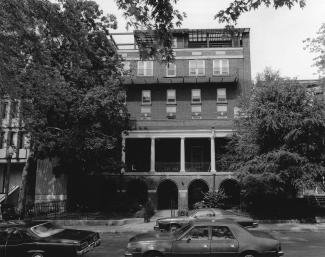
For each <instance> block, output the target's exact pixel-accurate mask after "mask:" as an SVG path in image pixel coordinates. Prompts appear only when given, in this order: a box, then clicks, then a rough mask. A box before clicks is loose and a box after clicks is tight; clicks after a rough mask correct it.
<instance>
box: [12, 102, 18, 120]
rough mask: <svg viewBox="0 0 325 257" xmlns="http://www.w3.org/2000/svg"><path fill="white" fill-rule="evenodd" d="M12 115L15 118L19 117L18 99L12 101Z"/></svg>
mask: <svg viewBox="0 0 325 257" xmlns="http://www.w3.org/2000/svg"><path fill="white" fill-rule="evenodd" d="M11 115H12V117H13V118H16V117H18V102H17V101H13V102H11Z"/></svg>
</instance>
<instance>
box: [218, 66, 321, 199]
mask: <svg viewBox="0 0 325 257" xmlns="http://www.w3.org/2000/svg"><path fill="white" fill-rule="evenodd" d="M262 77H263V75H262V76H261V77H260V78H262ZM270 77H273V78H275V79H274V80H268V81H267V80H264V83H261V82H260V83H259V85H258V86H256V87H255V89H254V92H253V93H252V97H251V98H250V101H249V103H246V105H243V112H244V113H245V116H243V117H242V118H240V119H239V120H238V121H237V127H238V129H237V131H238V133H237V134H236V135H235V136H234V137H233V139H232V141H231V142H230V144H229V145H228V154H227V155H226V156H225V157H224V158H225V159H226V160H227V161H228V163H230V166H229V168H230V170H232V171H235V172H237V174H238V178H239V180H240V182H241V184H242V186H243V192H244V199H245V198H247V199H254V198H256V197H257V196H258V197H260V198H261V199H262V198H263V197H262V196H265V197H284V198H285V197H289V198H290V197H295V196H296V195H297V193H298V191H299V190H301V189H303V188H308V187H313V186H316V185H317V186H320V187H323V188H324V189H325V186H324V184H323V183H322V182H323V178H322V177H323V176H324V175H325V173H324V160H325V159H324V157H325V108H324V104H323V103H322V102H320V101H319V100H318V99H317V98H316V97H315V95H314V94H313V92H312V91H310V90H308V89H307V88H305V87H304V86H303V85H301V84H299V82H297V81H292V80H285V79H281V78H279V77H278V76H277V74H276V73H275V74H273V75H271V76H270V74H269V71H267V72H266V73H265V78H266V79H268V78H270ZM229 159H230V160H229Z"/></svg>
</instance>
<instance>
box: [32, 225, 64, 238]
mask: <svg viewBox="0 0 325 257" xmlns="http://www.w3.org/2000/svg"><path fill="white" fill-rule="evenodd" d="M31 230H32V232H33V233H34V234H36V235H37V236H39V237H49V236H53V235H55V234H58V233H60V232H62V231H63V228H61V227H59V226H57V225H55V224H53V223H50V222H47V223H43V224H40V225H37V226H34V227H32V228H31Z"/></svg>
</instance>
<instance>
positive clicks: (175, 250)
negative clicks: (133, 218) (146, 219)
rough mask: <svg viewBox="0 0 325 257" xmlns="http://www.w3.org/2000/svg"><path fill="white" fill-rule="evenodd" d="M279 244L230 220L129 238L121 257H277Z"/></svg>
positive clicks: (269, 236) (190, 224) (205, 222)
mask: <svg viewBox="0 0 325 257" xmlns="http://www.w3.org/2000/svg"><path fill="white" fill-rule="evenodd" d="M283 254H284V253H283V252H282V250H281V244H280V242H279V241H278V240H276V239H275V238H273V237H272V236H271V235H270V234H268V233H266V232H260V231H248V230H246V229H245V228H243V227H241V226H240V225H238V224H237V223H235V222H233V221H230V220H209V221H203V220H202V221H195V222H190V223H189V224H188V225H185V226H184V227H182V228H180V229H178V230H176V231H175V232H171V233H170V232H151V233H145V234H139V235H136V236H134V237H132V238H131V239H130V240H129V243H128V245H127V250H126V252H125V257H144V256H145V257H162V256H166V257H180V256H182V257H184V256H186V257H198V256H201V257H204V256H206V257H210V256H216V257H217V256H229V257H256V256H259V257H279V256H282V255H283Z"/></svg>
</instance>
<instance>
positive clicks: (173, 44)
mask: <svg viewBox="0 0 325 257" xmlns="http://www.w3.org/2000/svg"><path fill="white" fill-rule="evenodd" d="M172 48H177V38H176V37H174V38H173V41H172Z"/></svg>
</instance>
